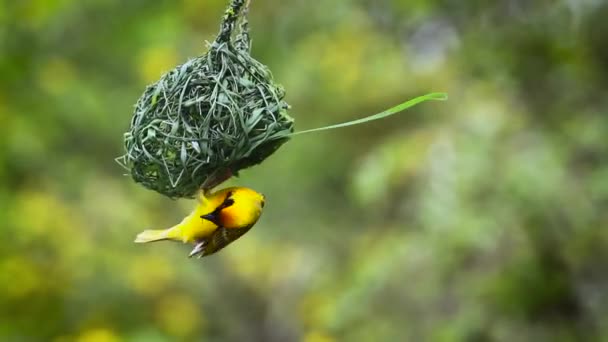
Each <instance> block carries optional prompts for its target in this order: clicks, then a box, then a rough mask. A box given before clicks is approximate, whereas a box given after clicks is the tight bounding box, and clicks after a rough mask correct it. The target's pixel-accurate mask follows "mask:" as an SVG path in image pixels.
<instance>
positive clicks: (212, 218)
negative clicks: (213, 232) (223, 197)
mask: <svg viewBox="0 0 608 342" xmlns="http://www.w3.org/2000/svg"><path fill="white" fill-rule="evenodd" d="M201 218H202V219H203V220H207V221H209V222H211V223H213V224H215V225H218V226H219V224H218V222H217V216H216V215H215V214H214V213H210V214H207V215H202V216H201Z"/></svg>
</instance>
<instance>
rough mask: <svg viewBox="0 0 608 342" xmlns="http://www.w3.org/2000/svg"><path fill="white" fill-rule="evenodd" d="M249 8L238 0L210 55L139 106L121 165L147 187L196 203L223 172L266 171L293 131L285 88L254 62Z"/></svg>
mask: <svg viewBox="0 0 608 342" xmlns="http://www.w3.org/2000/svg"><path fill="white" fill-rule="evenodd" d="M247 5H248V4H247ZM247 5H246V4H245V1H244V0H233V1H232V2H231V4H230V6H229V7H228V9H227V11H226V13H225V15H224V18H223V21H222V26H221V31H220V34H219V35H218V37H217V39H216V40H215V41H214V42H213V43H212V44H211V45H210V47H209V50H208V52H207V53H206V54H204V55H203V56H200V57H197V58H194V59H192V60H189V61H188V62H186V63H184V64H182V65H180V66H178V67H176V68H175V69H173V70H171V71H169V72H168V73H166V74H165V75H163V76H162V77H161V78H160V80H158V81H157V82H156V83H154V84H152V85H149V86H148V87H147V89H146V90H145V92H144V94H143V95H142V96H141V98H140V99H139V100H138V102H137V104H136V108H135V113H134V115H133V120H132V121H131V127H130V130H129V131H128V132H127V133H126V134H125V148H126V154H125V155H124V156H122V157H121V158H119V159H120V162H121V163H122V164H123V166H124V167H125V168H126V169H127V170H128V171H129V173H130V174H131V176H132V177H133V179H134V180H135V181H136V182H138V183H140V184H142V185H143V186H145V187H146V188H149V189H152V190H155V191H158V192H159V193H161V194H163V195H166V196H168V197H172V198H176V197H193V195H194V194H195V193H196V192H197V191H198V190H199V189H200V188H201V186H202V185H203V183H206V182H207V184H210V183H209V182H208V181H209V178H210V177H213V176H214V175H217V173H218V171H221V170H225V171H228V173H229V175H234V174H236V173H237V172H238V171H239V170H241V169H245V168H248V167H250V166H253V165H256V164H259V163H260V162H262V161H263V160H264V159H266V158H267V157H268V156H270V155H271V154H272V153H273V152H274V151H276V150H277V149H278V148H279V147H280V146H281V145H282V144H283V143H285V142H286V141H287V140H288V139H289V136H290V134H291V133H292V132H293V120H292V119H291V118H290V117H289V116H288V115H287V112H286V111H287V109H288V108H289V106H288V104H287V103H286V102H285V101H283V97H284V96H285V92H284V90H283V88H282V87H281V86H279V85H277V84H275V83H274V82H273V79H272V75H271V73H270V71H269V69H268V68H267V67H266V66H265V65H263V64H261V63H260V62H258V61H256V60H255V59H253V58H252V57H251V56H250V41H249V33H248V23H247V19H246V14H247ZM243 7H245V8H243ZM237 24H238V25H237ZM235 26H238V32H236V34H234V37H233V34H232V31H233V28H234V27H235ZM222 180H223V179H220V180H219V181H218V182H221V181H222Z"/></svg>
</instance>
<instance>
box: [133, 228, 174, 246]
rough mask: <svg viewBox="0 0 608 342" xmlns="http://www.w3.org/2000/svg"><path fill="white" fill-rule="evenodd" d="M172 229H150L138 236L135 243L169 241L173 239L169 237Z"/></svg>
mask: <svg viewBox="0 0 608 342" xmlns="http://www.w3.org/2000/svg"><path fill="white" fill-rule="evenodd" d="M169 231H170V229H148V230H144V231H143V232H141V233H139V234H137V237H136V238H135V243H146V242H153V241H162V240H168V239H170V238H171V237H170V236H169Z"/></svg>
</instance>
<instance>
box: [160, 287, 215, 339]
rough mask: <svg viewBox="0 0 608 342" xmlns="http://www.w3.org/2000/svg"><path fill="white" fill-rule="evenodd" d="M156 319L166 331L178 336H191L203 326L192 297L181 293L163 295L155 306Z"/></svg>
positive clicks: (200, 315) (201, 317)
mask: <svg viewBox="0 0 608 342" xmlns="http://www.w3.org/2000/svg"><path fill="white" fill-rule="evenodd" d="M156 319H157V321H158V324H160V325H161V326H162V327H163V328H164V329H165V331H167V333H169V334H170V335H172V336H176V337H180V338H186V337H189V336H192V335H193V334H194V333H195V332H196V331H199V330H201V329H202V327H203V326H204V320H203V315H202V314H201V312H200V308H198V307H197V305H196V304H195V302H194V299H192V298H190V297H188V296H186V295H181V294H172V295H168V296H165V297H163V298H162V299H161V301H160V302H159V303H158V306H157V308H156Z"/></svg>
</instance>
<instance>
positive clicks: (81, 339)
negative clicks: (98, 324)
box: [76, 328, 120, 342]
mask: <svg viewBox="0 0 608 342" xmlns="http://www.w3.org/2000/svg"><path fill="white" fill-rule="evenodd" d="M76 341H77V342H118V341H120V338H119V337H118V336H117V335H116V334H115V333H114V332H113V331H112V330H109V329H104V328H96V329H91V330H87V331H85V332H83V333H82V334H81V335H80V336H78V338H77V339H76Z"/></svg>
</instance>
